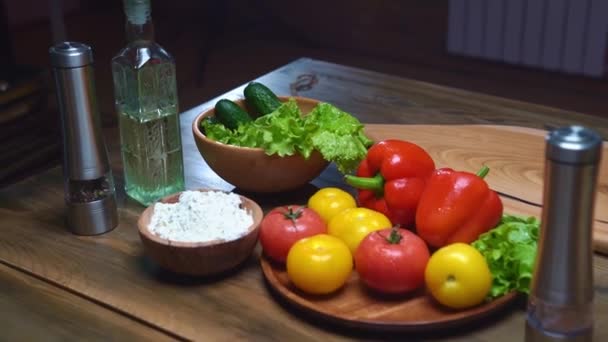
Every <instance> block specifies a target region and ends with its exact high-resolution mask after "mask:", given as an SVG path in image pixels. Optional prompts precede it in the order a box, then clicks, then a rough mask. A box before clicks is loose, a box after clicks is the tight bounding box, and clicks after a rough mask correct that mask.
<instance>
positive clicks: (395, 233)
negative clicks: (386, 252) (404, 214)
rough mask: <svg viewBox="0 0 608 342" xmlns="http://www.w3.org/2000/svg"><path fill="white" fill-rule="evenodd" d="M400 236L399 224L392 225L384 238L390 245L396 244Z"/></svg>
mask: <svg viewBox="0 0 608 342" xmlns="http://www.w3.org/2000/svg"><path fill="white" fill-rule="evenodd" d="M402 238H403V237H402V236H401V234H399V226H394V227H393V228H392V229H391V234H390V235H389V236H388V237H387V238H386V241H388V243H389V244H391V245H396V244H398V243H399V242H400V241H401V239H402Z"/></svg>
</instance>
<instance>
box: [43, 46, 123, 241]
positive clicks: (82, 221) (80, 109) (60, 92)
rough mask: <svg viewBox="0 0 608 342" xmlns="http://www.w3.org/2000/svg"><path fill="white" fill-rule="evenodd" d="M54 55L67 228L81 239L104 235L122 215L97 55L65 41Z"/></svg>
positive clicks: (54, 47)
mask: <svg viewBox="0 0 608 342" xmlns="http://www.w3.org/2000/svg"><path fill="white" fill-rule="evenodd" d="M49 54H50V59H51V65H52V67H53V77H54V79H55V91H56V94H57V102H58V105H59V110H60V112H61V122H62V133H63V176H64V189H65V203H66V206H67V224H68V228H69V229H70V231H72V232H73V233H75V234H78V235H97V234H103V233H106V232H108V231H110V230H112V229H114V228H115V227H116V226H117V225H118V217H117V210H116V195H115V192H114V181H113V178H112V171H111V169H110V163H109V161H108V155H107V151H106V146H105V143H104V140H103V135H102V132H101V121H100V118H99V113H98V109H97V102H96V98H95V86H94V82H93V67H92V63H93V53H92V51H91V48H90V47H89V46H87V45H85V44H81V43H76V42H62V43H59V44H57V45H55V46H52V47H51V48H50V49H49Z"/></svg>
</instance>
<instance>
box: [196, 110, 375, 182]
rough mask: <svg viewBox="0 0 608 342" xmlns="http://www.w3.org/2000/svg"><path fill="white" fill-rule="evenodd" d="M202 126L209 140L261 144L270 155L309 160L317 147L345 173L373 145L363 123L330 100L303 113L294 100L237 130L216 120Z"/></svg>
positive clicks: (256, 145) (248, 144) (205, 121)
mask: <svg viewBox="0 0 608 342" xmlns="http://www.w3.org/2000/svg"><path fill="white" fill-rule="evenodd" d="M201 128H202V130H203V132H205V134H206V135H207V137H208V138H210V139H213V140H216V141H219V142H221V143H224V144H230V145H237V146H244V147H260V148H263V149H264V151H265V152H266V154H268V155H273V154H278V155H279V156H290V155H293V154H295V153H300V154H301V155H302V156H304V158H306V159H308V158H309V157H310V154H311V153H312V151H313V150H318V151H319V152H320V153H321V155H322V156H323V158H325V160H327V161H330V162H334V163H335V164H336V165H337V167H338V170H340V171H341V172H342V173H349V172H352V171H354V170H355V168H356V167H357V166H358V165H359V163H360V162H361V160H363V158H365V155H366V154H367V148H368V147H369V146H370V145H371V144H372V141H371V140H370V139H369V138H367V137H366V136H365V134H364V133H363V125H362V124H361V122H359V120H357V119H356V118H355V117H353V116H351V115H350V114H348V113H346V112H343V111H341V110H340V109H338V108H336V107H334V106H332V105H330V104H328V103H319V104H318V105H317V106H316V107H315V108H314V109H313V110H312V112H311V113H310V114H308V115H306V116H302V113H301V111H300V109H299V108H298V105H297V103H296V101H295V99H290V100H289V101H287V102H285V103H283V104H282V105H281V106H280V107H279V108H277V110H275V111H274V112H272V113H269V114H266V115H263V116H261V117H259V118H257V119H256V120H255V121H253V122H249V123H245V124H243V125H240V126H239V127H238V128H237V129H236V130H230V129H228V128H226V127H225V126H224V125H222V124H221V123H219V122H217V121H215V120H203V121H202V123H201Z"/></svg>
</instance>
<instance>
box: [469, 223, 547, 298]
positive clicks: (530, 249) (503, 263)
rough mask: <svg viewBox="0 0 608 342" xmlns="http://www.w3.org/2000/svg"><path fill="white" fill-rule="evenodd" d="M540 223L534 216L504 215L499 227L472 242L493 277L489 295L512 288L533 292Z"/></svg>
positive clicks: (495, 295)
mask: <svg viewBox="0 0 608 342" xmlns="http://www.w3.org/2000/svg"><path fill="white" fill-rule="evenodd" d="M539 230H540V222H539V221H538V220H537V219H536V218H535V217H528V218H523V217H518V216H512V215H505V216H503V217H502V220H501V222H500V223H499V224H498V226H497V227H496V228H494V229H492V230H490V231H488V232H486V233H484V234H481V235H480V236H479V238H478V239H477V240H476V241H474V242H473V243H472V245H473V247H475V248H476V249H477V250H478V251H479V252H480V253H481V254H482V255H483V256H484V257H485V258H486V261H487V262H488V266H489V267H490V272H491V273H492V276H493V281H492V289H491V290H490V294H489V297H491V298H496V297H499V296H502V295H504V294H506V293H508V292H511V291H513V290H515V291H519V292H523V293H526V294H528V293H530V283H531V280H532V274H533V270H534V262H535V258H536V250H537V244H538V234H539Z"/></svg>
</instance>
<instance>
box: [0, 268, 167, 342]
mask: <svg viewBox="0 0 608 342" xmlns="http://www.w3.org/2000/svg"><path fill="white" fill-rule="evenodd" d="M0 322H1V323H0V327H2V332H1V333H0V336H1V337H0V339H2V340H5V341H15V340H19V341H66V340H81V341H109V340H148V341H152V340H153V341H170V340H174V338H172V337H170V336H168V335H165V334H163V333H162V332H159V331H157V330H154V329H151V328H150V327H148V326H146V325H143V324H142V323H139V322H136V321H134V320H132V319H130V318H128V317H125V316H123V315H120V314H117V313H116V312H114V311H112V310H109V309H106V308H103V307H101V306H99V305H97V304H95V303H92V302H90V301H88V300H85V299H83V298H80V297H78V296H76V295H74V294H71V293H69V292H67V291H64V290H62V289H60V288H57V287H56V286H53V285H50V284H47V283H46V282H44V281H42V280H40V279H37V278H34V277H32V276H29V275H26V274H24V273H22V272H19V271H17V270H14V269H12V268H10V267H7V266H5V265H2V264H0Z"/></svg>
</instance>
